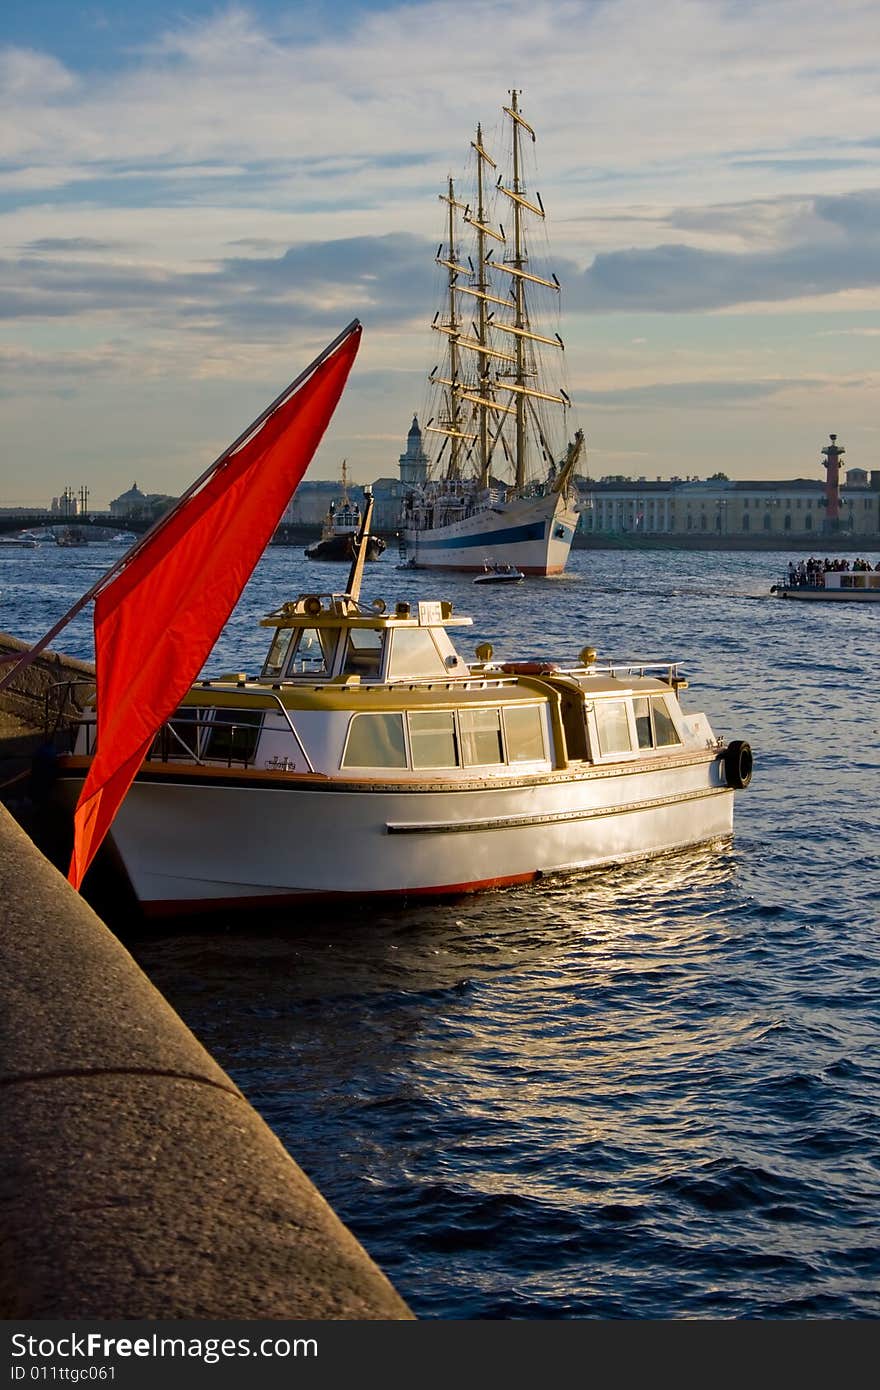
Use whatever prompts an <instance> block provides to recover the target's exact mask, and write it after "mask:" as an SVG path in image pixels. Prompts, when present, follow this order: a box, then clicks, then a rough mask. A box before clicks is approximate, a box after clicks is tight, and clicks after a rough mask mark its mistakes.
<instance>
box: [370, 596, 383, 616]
mask: <svg viewBox="0 0 880 1390" xmlns="http://www.w3.org/2000/svg"><path fill="white" fill-rule="evenodd" d="M370 607H371V608H372V610H373V612H374V613H384V612H385V600H384V598H374V599H373V602H372V603H371V604H370Z"/></svg>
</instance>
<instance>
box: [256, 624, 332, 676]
mask: <svg viewBox="0 0 880 1390" xmlns="http://www.w3.org/2000/svg"><path fill="white" fill-rule="evenodd" d="M338 637H339V629H338V628H335V627H333V628H326V627H324V628H317V627H301V628H297V627H279V628H276V630H275V636H274V637H273V639H272V645H271V647H270V648H269V655H268V656H267V657H266V663H265V665H264V667H263V675H264V677H270V678H275V679H277V678H278V677H279V676H322V675H328V674H329V672H330V670H331V667H332V665H333V654H334V652H335V650H336V642H337V640H338Z"/></svg>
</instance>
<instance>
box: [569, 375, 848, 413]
mask: <svg viewBox="0 0 880 1390" xmlns="http://www.w3.org/2000/svg"><path fill="white" fill-rule="evenodd" d="M857 384H858V385H863V384H864V383H857ZM826 385H827V382H826V381H825V380H824V379H822V378H807V377H791V378H779V379H771V380H763V381H705V380H692V381H658V382H651V383H650V384H648V385H644V386H623V387H619V388H617V389H615V390H609V391H590V390H585V391H579V392H578V400H579V401H580V402H581V403H582V404H583V405H585V406H589V407H593V408H598V409H609V408H610V409H612V410H646V409H652V410H653V409H658V408H659V409H661V410H662V409H669V410H681V409H682V407H683V406H685V407H688V408H690V409H693V410H708V409H718V408H724V407H728V406H737V405H745V404H748V403H750V402H754V401H766V400H769V399H771V398H772V397H774V396H780V395H783V394H785V393H787V392H790V391H816V390H820V389H822V388H823V387H825V386H826Z"/></svg>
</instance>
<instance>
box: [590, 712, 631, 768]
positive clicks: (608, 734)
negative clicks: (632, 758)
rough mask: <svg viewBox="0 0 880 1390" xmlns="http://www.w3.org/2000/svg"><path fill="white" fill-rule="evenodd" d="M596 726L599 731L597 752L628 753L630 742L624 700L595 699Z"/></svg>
mask: <svg viewBox="0 0 880 1390" xmlns="http://www.w3.org/2000/svg"><path fill="white" fill-rule="evenodd" d="M596 727H597V730H598V733H599V752H600V753H601V754H602V756H603V757H604V756H605V755H606V754H608V753H629V752H630V751H631V749H632V742H631V740H630V734H629V720H628V719H627V717H626V702H625V701H624V700H597V701H596Z"/></svg>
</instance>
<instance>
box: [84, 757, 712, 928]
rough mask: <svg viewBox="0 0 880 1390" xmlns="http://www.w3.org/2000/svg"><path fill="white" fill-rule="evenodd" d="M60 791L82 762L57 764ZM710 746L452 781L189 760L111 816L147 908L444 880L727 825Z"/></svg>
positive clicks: (385, 889)
mask: <svg viewBox="0 0 880 1390" xmlns="http://www.w3.org/2000/svg"><path fill="white" fill-rule="evenodd" d="M61 776H62V785H63V787H64V789H65V792H64V794H65V800H67V799H69V800H70V802H71V804H72V802H73V800H74V799H75V797H76V796H77V795H78V792H79V787H80V785H81V776H82V774H81V773H80V775H79V777H78V778H77V777H69V776H68V775H67V774H66V773H65V772H64V771H63V770H62V774H61ZM732 830H733V791H732V789H730V788H729V787H727V786H726V784H725V782H724V779H723V775H722V771H721V768H720V764H719V762H718V760H717V758H715V757H710V756H709V755H708V754H707V755H706V756H705V757H702V756H701V757H700V758H696V759H695V758H690V759H687V760H684V761H682V760H681V758H679V759H678V760H676V759H671V760H669V762H668V764H666V765H664V766H657V767H654V768H651V769H643V770H633V771H630V770H627V769H621V768H620V767H619V766H618V767H616V768H615V769H614V771H613V772H611V771H609V770H605V771H604V772H603V771H602V770H597V769H593V768H591V769H589V770H588V771H584V772H580V773H577V774H576V775H567V774H563V773H553V774H548V775H545V776H542V777H540V778H538V779H534V778H518V779H515V780H514V781H511V782H507V783H504V784H497V785H496V784H487V783H485V782H482V783H480V784H475V785H469V786H463V787H461V788H455V789H450V787H449V786H441V785H438V784H437V783H433V784H424V785H422V784H418V785H400V784H398V785H396V786H388V787H386V786H382V785H381V784H376V783H353V782H339V783H335V782H329V781H328V779H326V778H323V777H319V776H295V775H291V774H284V773H279V774H275V775H271V776H270V775H267V774H263V773H257V772H253V771H251V772H250V773H249V774H248V773H246V772H239V773H236V772H235V771H234V770H232V771H229V772H226V771H225V770H224V772H222V773H221V772H219V771H213V770H212V771H207V770H205V769H193V770H192V771H191V772H190V771H188V770H187V771H186V772H181V771H180V770H173V769H171V768H170V766H169V768H168V770H167V771H161V770H153V769H151V770H150V771H149V772H145V773H141V774H139V776H138V778H137V779H136V781H135V782H134V784H133V785H132V787H131V789H130V791H129V793H128V795H127V797H126V800H125V802H124V803H123V805H122V807H121V808H120V811H119V813H118V815H117V818H116V821H115V823H114V826H113V830H112V832H111V834H112V838H113V840H114V843H115V848H116V851H117V852H118V854H119V856H120V858H121V861H122V863H123V865H124V867H125V869H126V872H127V873H128V876H129V878H130V880H131V884H132V887H133V889H134V891H135V893H136V895H137V897H138V899H139V900H140V903H141V905H142V907H143V910H144V912H145V913H146V914H147V915H156V914H162V913H165V914H168V913H189V912H197V911H205V910H211V909H215V908H218V907H221V906H230V905H238V906H245V905H247V904H253V903H258V904H259V903H263V904H264V905H268V904H269V903H273V902H282V901H284V900H285V899H301V898H334V897H344V898H348V899H354V898H357V899H365V898H368V897H387V896H401V895H404V896H413V897H418V896H442V895H445V894H454V893H466V892H472V891H476V890H479V889H484V888H489V887H497V886H502V885H506V884H514V883H522V882H526V881H528V880H530V879H533V878H536V877H538V876H540V875H543V874H547V873H560V872H566V871H573V870H580V869H587V868H593V867H600V866H602V865H609V864H616V863H623V862H626V861H628V860H635V859H645V858H650V857H653V856H655V855H658V854H663V853H666V852H669V851H672V850H679V849H682V848H687V847H690V846H695V845H700V844H706V843H711V842H716V841H720V840H725V839H727V838H728V837H729V836H730V835H731V834H732Z"/></svg>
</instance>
